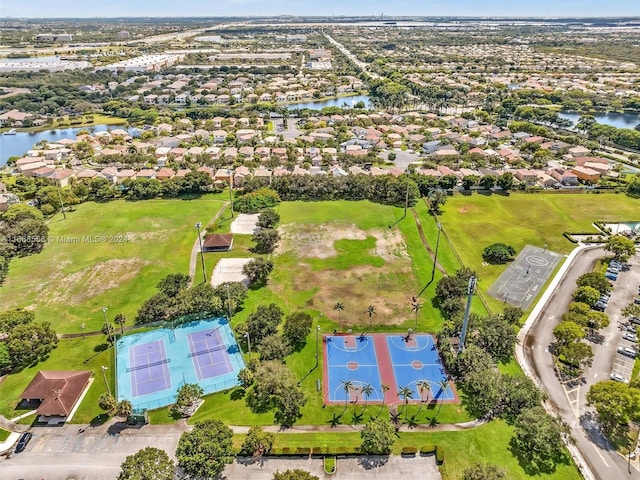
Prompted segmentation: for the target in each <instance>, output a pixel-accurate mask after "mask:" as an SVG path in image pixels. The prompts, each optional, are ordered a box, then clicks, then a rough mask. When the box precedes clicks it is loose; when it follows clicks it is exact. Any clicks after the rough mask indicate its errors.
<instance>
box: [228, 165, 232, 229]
mask: <svg viewBox="0 0 640 480" xmlns="http://www.w3.org/2000/svg"><path fill="white" fill-rule="evenodd" d="M227 173H228V174H229V203H230V204H231V218H233V177H232V176H231V174H232V172H231V169H230V168H229V169H227Z"/></svg>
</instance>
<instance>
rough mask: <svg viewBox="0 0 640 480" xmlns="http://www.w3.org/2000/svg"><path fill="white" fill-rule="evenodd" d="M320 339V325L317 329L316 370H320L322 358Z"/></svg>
mask: <svg viewBox="0 0 640 480" xmlns="http://www.w3.org/2000/svg"><path fill="white" fill-rule="evenodd" d="M319 337H320V325H318V326H317V327H316V368H318V364H319V362H320V356H319V352H320V341H319Z"/></svg>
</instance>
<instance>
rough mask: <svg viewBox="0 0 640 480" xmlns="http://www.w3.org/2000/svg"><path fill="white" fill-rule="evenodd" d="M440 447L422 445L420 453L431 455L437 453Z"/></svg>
mask: <svg viewBox="0 0 640 480" xmlns="http://www.w3.org/2000/svg"><path fill="white" fill-rule="evenodd" d="M437 448H438V447H436V446H435V445H424V446H422V447H420V453H421V454H422V455H430V454H432V453H436V450H437Z"/></svg>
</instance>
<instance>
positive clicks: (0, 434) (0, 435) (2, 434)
mask: <svg viewBox="0 0 640 480" xmlns="http://www.w3.org/2000/svg"><path fill="white" fill-rule="evenodd" d="M9 435H11V432H9V431H7V430H3V429H2V428H0V442H4V441H5V440H6V439H7V438H9Z"/></svg>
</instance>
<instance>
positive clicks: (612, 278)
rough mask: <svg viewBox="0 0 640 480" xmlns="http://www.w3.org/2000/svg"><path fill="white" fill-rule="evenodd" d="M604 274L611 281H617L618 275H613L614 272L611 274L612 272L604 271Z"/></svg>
mask: <svg viewBox="0 0 640 480" xmlns="http://www.w3.org/2000/svg"><path fill="white" fill-rule="evenodd" d="M604 276H605V277H606V278H607V279H609V280H611V281H612V282H615V281H617V280H618V276H617V275H615V274H613V273H610V272H607V273H605V274H604Z"/></svg>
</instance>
